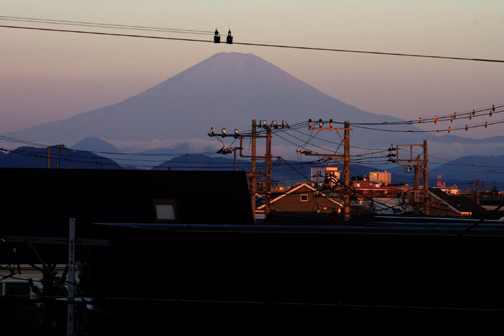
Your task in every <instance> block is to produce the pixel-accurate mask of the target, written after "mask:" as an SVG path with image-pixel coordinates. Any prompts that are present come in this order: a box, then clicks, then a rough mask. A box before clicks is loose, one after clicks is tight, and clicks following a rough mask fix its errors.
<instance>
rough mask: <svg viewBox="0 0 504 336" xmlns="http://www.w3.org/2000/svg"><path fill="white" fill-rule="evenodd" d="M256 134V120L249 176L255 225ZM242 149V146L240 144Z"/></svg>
mask: <svg viewBox="0 0 504 336" xmlns="http://www.w3.org/2000/svg"><path fill="white" fill-rule="evenodd" d="M256 132H257V123H256V120H255V119H254V120H252V158H251V166H252V167H251V168H250V174H249V179H250V193H251V196H252V212H253V214H254V223H255V220H256V213H255V209H256V196H255V194H256V190H257V180H256V178H257V176H256V135H257V134H256ZM240 147H242V145H241V144H240ZM240 156H241V150H240Z"/></svg>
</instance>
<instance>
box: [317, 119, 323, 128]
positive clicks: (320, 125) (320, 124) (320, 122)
mask: <svg viewBox="0 0 504 336" xmlns="http://www.w3.org/2000/svg"><path fill="white" fill-rule="evenodd" d="M318 124H319V127H320V128H322V125H323V124H324V123H323V122H322V119H319V120H318Z"/></svg>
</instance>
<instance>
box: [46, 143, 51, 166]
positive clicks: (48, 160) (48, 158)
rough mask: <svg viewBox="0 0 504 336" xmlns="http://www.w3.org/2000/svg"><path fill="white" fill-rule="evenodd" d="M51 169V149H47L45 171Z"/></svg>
mask: <svg viewBox="0 0 504 336" xmlns="http://www.w3.org/2000/svg"><path fill="white" fill-rule="evenodd" d="M49 168H51V147H47V169H49Z"/></svg>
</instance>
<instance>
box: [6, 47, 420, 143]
mask: <svg viewBox="0 0 504 336" xmlns="http://www.w3.org/2000/svg"><path fill="white" fill-rule="evenodd" d="M309 118H317V119H318V118H324V119H330V118H332V119H334V120H338V121H341V122H343V121H346V120H349V121H355V120H357V121H368V122H383V121H386V122H392V121H399V119H397V118H394V117H390V116H384V115H377V114H373V113H369V112H365V111H362V110H360V109H358V108H355V107H353V106H351V105H348V104H346V103H343V102H341V101H339V100H337V99H335V98H332V97H330V96H328V95H326V94H324V93H322V92H320V91H318V90H316V89H315V88H313V87H312V86H310V85H308V84H306V83H304V82H302V81H300V80H298V79H296V78H295V77H293V76H291V75H290V74H288V73H286V72H285V71H283V70H281V69H280V68H278V67H276V66H274V65H273V64H271V63H269V62H267V61H265V60H263V59H261V58H259V57H257V56H255V55H252V54H239V53H220V54H215V55H214V56H212V57H210V58H208V59H206V60H204V61H202V62H200V63H198V64H196V65H194V66H193V67H191V68H189V69H187V70H185V71H183V72H181V73H179V74H178V75H176V76H174V77H172V78H170V79H168V80H166V81H164V82H162V83H160V84H158V85H156V86H154V87H152V88H150V89H148V90H146V91H145V92H142V93H140V94H138V95H136V96H133V97H131V98H129V99H126V100H125V101H122V102H120V103H118V104H114V105H110V106H106V107H103V108H100V109H97V110H93V111H89V112H85V113H81V114H79V115H76V116H74V117H72V118H69V119H65V120H61V121H56V122H50V123H46V124H41V125H37V126H33V127H30V128H28V129H25V130H21V131H17V132H11V133H7V135H8V136H11V137H14V138H19V139H24V140H30V141H35V140H36V141H40V142H45V143H76V142H78V141H80V140H82V139H84V138H87V137H91V136H93V137H99V138H101V139H105V140H107V141H110V140H117V141H132V140H136V141H152V140H154V139H188V138H196V139H198V138H200V139H203V138H206V135H207V133H208V131H209V129H210V127H215V128H216V129H220V128H221V127H227V128H229V129H234V128H238V129H239V130H246V129H250V123H251V120H252V119H257V120H258V121H259V120H261V119H264V120H268V121H271V120H272V119H276V120H286V121H287V122H288V123H295V122H300V121H306V120H308V119H309ZM384 127H386V126H384ZM413 127H414V126H413ZM409 128H411V126H409ZM366 133H369V132H366V131H365V130H355V138H354V139H355V141H357V142H359V143H365V142H366V141H367V140H368V139H367V138H368V136H365V135H366ZM397 136H398V134H387V137H388V138H391V137H392V138H395V137H397ZM361 140H362V141H361ZM387 142H388V140H387Z"/></svg>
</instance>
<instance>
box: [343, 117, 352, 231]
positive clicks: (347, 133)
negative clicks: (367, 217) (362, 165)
mask: <svg viewBox="0 0 504 336" xmlns="http://www.w3.org/2000/svg"><path fill="white" fill-rule="evenodd" d="M343 141H344V144H345V159H344V166H343V172H344V174H345V203H344V206H345V209H344V214H343V220H345V221H348V220H350V122H348V121H345V137H344V139H343Z"/></svg>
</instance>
